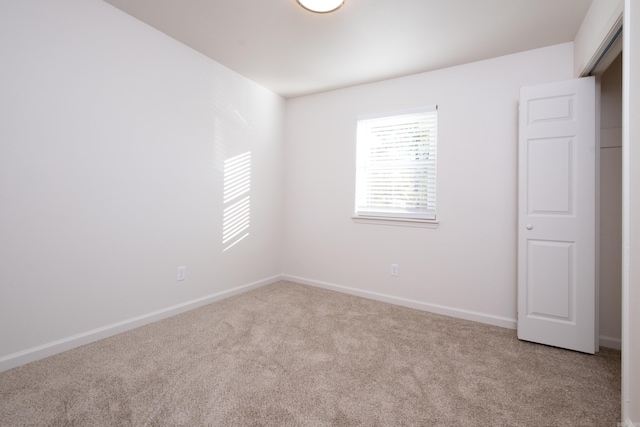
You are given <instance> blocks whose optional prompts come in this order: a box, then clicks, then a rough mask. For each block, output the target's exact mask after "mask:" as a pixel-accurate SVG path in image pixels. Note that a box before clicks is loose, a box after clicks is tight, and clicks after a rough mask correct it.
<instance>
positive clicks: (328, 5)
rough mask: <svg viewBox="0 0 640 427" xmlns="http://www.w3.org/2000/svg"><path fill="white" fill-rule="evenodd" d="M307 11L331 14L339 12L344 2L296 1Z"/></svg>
mask: <svg viewBox="0 0 640 427" xmlns="http://www.w3.org/2000/svg"><path fill="white" fill-rule="evenodd" d="M296 1H297V2H298V4H299V5H300V6H302V7H304V8H305V9H307V10H309V11H311V12H315V13H329V12H333V11H334V10H338V9H339V8H340V7H341V6H342V5H343V4H344V0H296Z"/></svg>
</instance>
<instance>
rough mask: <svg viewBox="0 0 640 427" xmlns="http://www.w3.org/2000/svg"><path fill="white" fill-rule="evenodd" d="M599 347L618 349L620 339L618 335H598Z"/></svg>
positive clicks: (620, 342)
mask: <svg viewBox="0 0 640 427" xmlns="http://www.w3.org/2000/svg"><path fill="white" fill-rule="evenodd" d="M599 338H600V347H606V348H612V349H614V350H620V349H621V348H622V339H621V338H620V337H608V336H606V335H600V337H599Z"/></svg>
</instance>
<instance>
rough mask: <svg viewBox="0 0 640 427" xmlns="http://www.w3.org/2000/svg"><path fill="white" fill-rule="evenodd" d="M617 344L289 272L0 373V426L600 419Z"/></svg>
mask: <svg viewBox="0 0 640 427" xmlns="http://www.w3.org/2000/svg"><path fill="white" fill-rule="evenodd" d="M619 412H620V352H618V351H614V350H607V349H603V351H601V352H600V353H598V354H597V355H595V356H589V355H584V354H580V353H575V352H571V351H566V350H560V349H557V348H551V347H546V346H542V345H536V344H531V343H526V342H521V341H518V339H517V338H516V335H515V331H512V330H508V329H502V328H498V327H492V326H487V325H483V324H479V323H474V322H467V321H463V320H457V319H452V318H449V317H444V316H438V315H434V314H430V313H424V312H420V311H416V310H411V309H407V308H402V307H397V306H393V305H389V304H385V303H381V302H376V301H370V300H366V299H362V298H357V297H353V296H349V295H343V294H340V293H335V292H330V291H326V290H322V289H315V288H312V287H307V286H302V285H298V284H293V283H289V282H280V283H276V284H273V285H269V286H266V287H263V288H260V289H257V290H254V291H251V292H248V293H245V294H243V295H239V296H236V297H232V298H229V299H226V300H223V301H219V302H216V303H214V304H211V305H208V306H206V307H202V308H199V309H196V310H193V311H191V312H188V313H185V314H182V315H179V316H175V317H173V318H170V319H166V320H164V321H161V322H157V323H154V324H152V325H148V326H145V327H142V328H139V329H136V330H133V331H130V332H127V333H124V334H121V335H118V336H115V337H112V338H108V339H105V340H102V341H99V342H96V343H93V344H90V345H87V346H84V347H81V348H78V349H75V350H71V351H68V352H65V353H62V354H59V355H56V356H53V357H50V358H47V359H44V360H41V361H38V362H34V363H31V364H29V365H25V366H22V367H19V368H16V369H13V370H10V371H7V372H4V373H1V374H0V425H2V426H22V425H56V426H57V425H61V426H62V425H68V426H91V425H114V426H116V425H117V426H127V425H135V426H142V425H149V426H155V425H172V426H173V425H188V426H194V425H218V426H260V425H272V426H330V425H333V426H358V425H361V426H401V425H421V426H599V427H600V426H615V425H616V423H617V421H618V418H619Z"/></svg>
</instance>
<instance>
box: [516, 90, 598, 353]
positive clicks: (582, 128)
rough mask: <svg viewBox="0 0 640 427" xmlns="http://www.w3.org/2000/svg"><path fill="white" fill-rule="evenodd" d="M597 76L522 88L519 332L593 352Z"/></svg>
mask: <svg viewBox="0 0 640 427" xmlns="http://www.w3.org/2000/svg"><path fill="white" fill-rule="evenodd" d="M595 130H596V128H595V79H594V78H593V77H588V78H582V79H577V80H570V81H564V82H556V83H552V84H544V85H537V86H528V87H523V88H521V91H520V117H519V147H518V148H519V154H518V156H519V159H518V166H519V169H518V191H519V194H518V338H520V339H522V340H526V341H533V342H537V343H541V344H547V345H552V346H556V347H562V348H567V349H571V350H577V351H581V352H585V353H594V352H595V351H596V350H597V342H596V337H595V319H596V315H595V297H596V294H595V271H596V270H595V208H596V206H595V191H596V189H595V178H596V173H595V171H596V139H595V135H596V134H595Z"/></svg>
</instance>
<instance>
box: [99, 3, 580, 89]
mask: <svg viewBox="0 0 640 427" xmlns="http://www.w3.org/2000/svg"><path fill="white" fill-rule="evenodd" d="M105 1H107V2H108V3H111V4H112V5H114V6H116V7H118V8H120V9H122V10H123V11H125V12H127V13H128V14H130V15H132V16H134V17H136V18H138V19H140V20H142V21H144V22H146V23H147V24H149V25H151V26H153V27H155V28H157V29H158V30H160V31H162V32H164V33H166V34H168V35H170V36H171V37H173V38H175V39H177V40H179V41H181V42H182V43H184V44H186V45H188V46H191V47H192V48H194V49H196V50H198V51H199V52H201V53H203V54H205V55H207V56H208V57H210V58H212V59H214V60H216V61H218V62H220V63H221V64H223V65H225V66H227V67H228V68H230V69H232V70H234V71H236V72H238V73H240V74H242V75H244V76H246V77H248V78H249V79H251V80H253V81H255V82H257V83H259V84H261V85H263V86H265V87H267V88H269V89H271V90H273V91H274V92H276V93H278V94H280V95H282V96H284V97H287V98H291V97H296V96H301V95H306V94H310V93H316V92H321V91H325V90H330V89H337V88H341V87H346V86H352V85H355V84H361V83H367V82H373V81H379V80H384V79H387V78H391V77H399V76H405V75H409V74H414V73H418V72H423V71H429V70H434V69H439V68H444V67H450V66H453V65H459V64H464V63H468V62H473V61H478V60H482V59H488V58H493V57H497V56H502V55H507V54H510V53H515V52H521V51H524V50H529V49H535V48H539V47H544V46H550V45H553V44H558V43H563V42H568V41H572V40H573V39H574V38H575V35H576V32H577V30H578V28H579V26H580V23H581V22H582V19H583V18H584V16H585V14H586V12H587V9H588V8H589V5H590V4H591V1H592V0H346V1H345V4H344V6H343V7H342V8H340V9H338V10H337V11H336V12H333V13H330V14H315V13H311V12H308V11H306V10H304V9H303V8H302V7H300V6H299V5H298V4H297V3H296V0H105Z"/></svg>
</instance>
